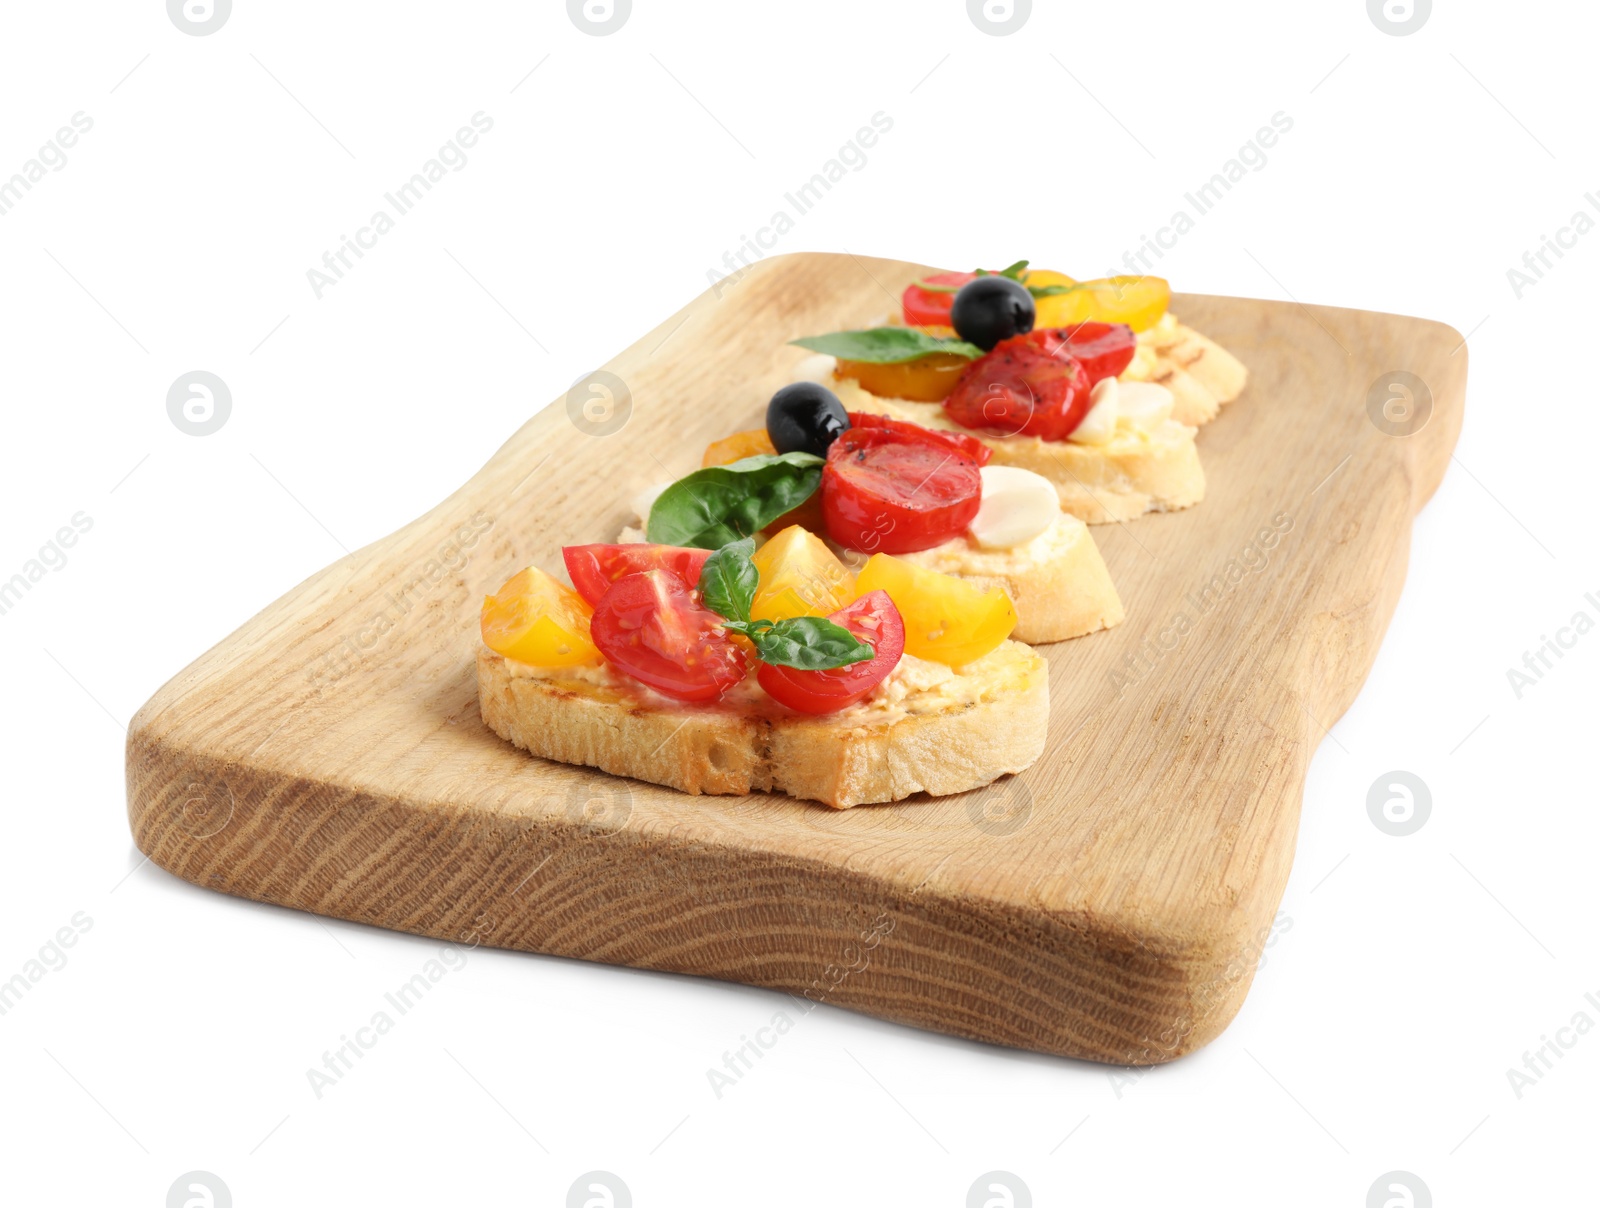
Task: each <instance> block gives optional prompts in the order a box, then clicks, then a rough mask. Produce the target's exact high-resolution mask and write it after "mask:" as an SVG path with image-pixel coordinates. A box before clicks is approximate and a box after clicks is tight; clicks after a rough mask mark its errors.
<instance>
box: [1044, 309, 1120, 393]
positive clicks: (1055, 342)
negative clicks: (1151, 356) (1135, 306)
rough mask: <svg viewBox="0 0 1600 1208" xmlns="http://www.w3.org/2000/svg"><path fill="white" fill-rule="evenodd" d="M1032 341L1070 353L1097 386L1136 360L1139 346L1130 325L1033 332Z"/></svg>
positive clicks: (1106, 325) (1081, 325)
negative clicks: (1097, 383) (1101, 380)
mask: <svg viewBox="0 0 1600 1208" xmlns="http://www.w3.org/2000/svg"><path fill="white" fill-rule="evenodd" d="M1028 338H1029V339H1030V340H1032V341H1033V342H1034V343H1035V344H1037V345H1039V347H1040V348H1043V349H1044V350H1045V351H1046V352H1050V353H1054V352H1058V351H1066V352H1068V353H1070V354H1071V355H1072V357H1073V359H1074V360H1076V361H1077V362H1078V363H1079V364H1080V365H1082V366H1083V368H1084V370H1085V372H1087V373H1088V375H1089V384H1090V385H1091V386H1093V385H1094V384H1095V383H1096V382H1098V381H1099V380H1100V379H1101V378H1108V377H1116V376H1117V375H1118V374H1119V373H1121V372H1122V371H1123V370H1124V369H1126V368H1127V367H1128V364H1129V363H1130V362H1131V361H1132V360H1133V353H1134V350H1135V348H1136V347H1137V346H1138V340H1137V339H1135V337H1134V334H1133V328H1131V327H1129V326H1128V325H1127V324H1126V323H1079V324H1077V325H1076V326H1073V327H1053V328H1044V329H1042V330H1039V331H1031V332H1029V333H1028Z"/></svg>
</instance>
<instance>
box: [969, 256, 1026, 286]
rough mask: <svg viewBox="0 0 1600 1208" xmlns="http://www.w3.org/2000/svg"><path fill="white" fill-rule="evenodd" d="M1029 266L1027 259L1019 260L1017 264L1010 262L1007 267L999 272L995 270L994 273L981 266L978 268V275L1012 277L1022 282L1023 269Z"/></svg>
mask: <svg viewBox="0 0 1600 1208" xmlns="http://www.w3.org/2000/svg"><path fill="white" fill-rule="evenodd" d="M1027 267H1028V262H1027V261H1026V260H1018V261H1017V262H1016V263H1015V264H1008V265H1006V267H1005V268H1003V269H1001V270H999V271H998V272H994V273H991V272H989V271H988V270H987V269H981V268H980V269H979V270H978V276H980V277H1010V278H1011V279H1012V280H1013V281H1019V282H1020V281H1021V280H1022V270H1023V269H1025V268H1027Z"/></svg>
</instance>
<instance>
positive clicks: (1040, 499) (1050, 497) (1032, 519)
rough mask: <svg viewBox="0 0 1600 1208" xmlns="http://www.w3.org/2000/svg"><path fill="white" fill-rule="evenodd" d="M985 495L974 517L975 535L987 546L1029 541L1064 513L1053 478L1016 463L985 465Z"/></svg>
mask: <svg viewBox="0 0 1600 1208" xmlns="http://www.w3.org/2000/svg"><path fill="white" fill-rule="evenodd" d="M978 476H979V477H980V478H981V479H983V497H982V502H981V503H980V504H979V505H978V514H977V515H976V516H974V517H973V518H972V524H971V526H970V528H969V531H970V532H971V533H972V539H973V540H974V541H976V542H977V543H978V544H979V545H980V546H982V547H983V548H984V549H1015V548H1016V547H1017V546H1019V545H1026V544H1027V543H1028V542H1030V541H1032V540H1033V539H1034V538H1035V537H1037V536H1038V535H1039V534H1040V533H1042V532H1044V531H1045V529H1047V528H1049V527H1050V526H1051V525H1052V524H1054V523H1055V522H1056V517H1058V516H1060V515H1061V497H1060V495H1058V494H1057V493H1056V488H1055V486H1054V484H1052V483H1051V481H1050V480H1049V479H1048V478H1046V477H1044V476H1043V475H1042V474H1035V473H1034V472H1033V471H1032V470H1020V469H1018V468H1017V467H1016V466H984V467H983V468H982V469H980V470H979V471H978Z"/></svg>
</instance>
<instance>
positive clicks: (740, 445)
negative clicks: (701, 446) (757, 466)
mask: <svg viewBox="0 0 1600 1208" xmlns="http://www.w3.org/2000/svg"><path fill="white" fill-rule="evenodd" d="M776 452H777V450H776V449H774V448H773V447H772V438H771V437H770V436H768V435H767V430H766V429H765V428H747V429H746V430H745V431H743V432H735V433H734V434H733V435H732V436H724V437H723V438H722V439H721V440H714V441H712V442H711V443H710V444H709V445H707V446H706V452H705V456H704V457H702V458H701V459H700V468H701V469H705V468H706V467H707V466H725V465H729V464H731V463H732V462H736V461H743V460H744V459H745V458H746V457H756V456H758V455H759V454H762V453H776Z"/></svg>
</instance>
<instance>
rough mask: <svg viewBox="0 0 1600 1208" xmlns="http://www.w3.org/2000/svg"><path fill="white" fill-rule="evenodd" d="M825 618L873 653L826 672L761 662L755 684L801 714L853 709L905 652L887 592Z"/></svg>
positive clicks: (900, 623) (896, 614)
mask: <svg viewBox="0 0 1600 1208" xmlns="http://www.w3.org/2000/svg"><path fill="white" fill-rule="evenodd" d="M828 620H830V621H833V622H835V623H836V624H839V625H843V626H844V627H845V628H846V629H848V630H849V631H850V632H851V633H853V634H855V635H856V637H858V638H860V639H861V640H862V641H863V642H865V643H866V644H867V645H869V646H871V647H872V649H873V656H872V658H870V659H868V660H867V661H866V662H864V663H851V664H850V665H849V666H848V667H835V668H833V669H832V670H829V671H801V670H800V669H799V668H797V667H774V666H771V665H769V664H767V663H762V664H761V666H760V667H758V668H757V669H756V682H757V683H759V684H760V685H761V686H762V687H763V688H765V689H766V690H767V695H768V696H770V697H772V699H773V700H775V701H777V702H778V703H779V704H783V705H788V706H789V708H791V709H798V710H799V711H800V712H802V713H833V712H836V711H837V710H839V709H843V708H845V707H846V706H847V705H853V704H855V703H856V702H857V701H858V700H861V699H862V698H864V697H865V696H866V695H867V694H868V693H869V692H871V691H872V690H873V689H874V688H876V687H877V686H878V685H879V684H880V683H882V682H883V679H884V677H885V676H887V675H888V674H889V672H891V671H893V670H894V669H895V665H896V664H897V663H899V661H900V655H901V654H902V653H903V652H904V651H905V648H906V627H905V623H904V622H903V621H901V619H900V610H899V609H897V608H896V607H895V606H894V601H893V600H891V599H890V598H889V593H888V592H886V591H869V592H868V593H867V594H866V595H864V596H862V597H861V598H860V599H859V600H857V601H856V602H855V603H853V604H851V605H849V606H848V607H846V608H841V609H840V610H839V611H838V612H836V613H832V614H831V615H830V616H829V617H828Z"/></svg>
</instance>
